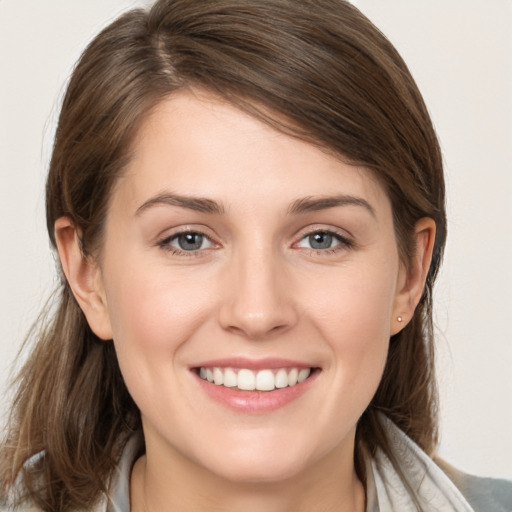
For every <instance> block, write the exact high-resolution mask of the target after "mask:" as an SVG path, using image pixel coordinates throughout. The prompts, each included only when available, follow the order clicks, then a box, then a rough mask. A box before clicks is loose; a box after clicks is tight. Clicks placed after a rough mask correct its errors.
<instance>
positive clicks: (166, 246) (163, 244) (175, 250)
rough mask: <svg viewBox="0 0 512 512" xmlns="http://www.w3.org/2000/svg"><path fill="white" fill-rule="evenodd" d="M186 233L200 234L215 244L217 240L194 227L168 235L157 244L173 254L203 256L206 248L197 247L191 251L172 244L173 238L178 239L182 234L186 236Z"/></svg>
mask: <svg viewBox="0 0 512 512" xmlns="http://www.w3.org/2000/svg"><path fill="white" fill-rule="evenodd" d="M184 235H199V236H201V237H203V238H204V239H206V240H208V241H209V242H210V244H212V245H215V242H214V241H213V240H212V239H211V237H209V236H208V235H206V234H205V233H202V232H201V231H198V230H194V229H187V230H183V231H178V232H177V233H174V234H172V235H171V236H167V237H165V238H164V239H162V240H160V241H159V242H157V245H158V246H159V247H160V248H161V249H163V250H164V251H166V252H168V253H170V254H171V255H173V256H183V257H198V256H202V255H203V253H204V251H205V250H206V249H196V250H191V251H185V250H183V249H178V248H177V247H174V246H172V245H171V242H172V241H173V240H176V239H178V238H179V237H180V236H184Z"/></svg>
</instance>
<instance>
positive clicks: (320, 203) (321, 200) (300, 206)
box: [288, 195, 377, 219]
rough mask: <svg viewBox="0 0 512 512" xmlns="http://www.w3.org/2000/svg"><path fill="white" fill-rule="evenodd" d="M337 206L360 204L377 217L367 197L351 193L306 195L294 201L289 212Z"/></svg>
mask: <svg viewBox="0 0 512 512" xmlns="http://www.w3.org/2000/svg"><path fill="white" fill-rule="evenodd" d="M337 206H359V207H361V208H364V209H366V210H368V212H369V213H370V214H371V215H372V217H374V218H375V219H376V218H377V214H376V213H375V209H374V208H373V206H372V205H371V204H370V203H369V202H368V201H366V199H363V198H362V197H355V196H350V195H337V196H322V197H304V198H302V199H297V200H296V201H294V202H293V203H292V204H291V206H290V208H289V209H288V212H289V213H291V214H297V213H307V212H316V211H320V210H327V209H329V208H335V207H337Z"/></svg>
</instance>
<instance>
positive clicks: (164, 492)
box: [131, 450, 365, 512]
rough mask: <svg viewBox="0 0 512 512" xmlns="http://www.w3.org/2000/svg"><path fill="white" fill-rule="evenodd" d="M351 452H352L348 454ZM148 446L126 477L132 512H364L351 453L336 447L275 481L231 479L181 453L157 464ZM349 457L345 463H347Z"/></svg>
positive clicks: (363, 498)
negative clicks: (310, 464)
mask: <svg viewBox="0 0 512 512" xmlns="http://www.w3.org/2000/svg"><path fill="white" fill-rule="evenodd" d="M352 453H353V452H352ZM158 455H159V454H153V453H152V452H151V451H150V450H148V452H147V454H146V455H144V456H142V457H141V458H140V459H138V460H137V462H136V464H135V466H134V468H133V472H132V479H131V510H132V512H161V511H170V510H179V511H180V512H192V511H194V512H195V511H197V510H209V511H215V512H228V511H233V510H244V511H245V512H260V511H261V510H265V512H289V511H290V512H291V511H293V512H312V511H317V510H321V511H322V512H364V510H365V491H364V488H363V485H362V484H361V482H360V481H359V479H358V478H357V475H356V473H355V470H354V464H353V456H351V457H350V458H349V459H347V458H346V457H342V456H340V455H342V454H340V453H339V451H337V450H335V451H333V452H332V453H331V454H329V455H328V456H326V457H325V458H323V459H321V460H319V461H318V462H317V463H315V464H314V466H313V467H309V468H308V469H307V470H305V471H303V472H302V473H299V474H297V475H295V476H293V477H292V478H289V479H287V480H285V481H280V482H271V483H269V482H264V483H261V482H257V483H254V482H233V481H230V480H226V479H224V478H222V477H221V476H218V475H215V474H212V473H211V472H210V471H208V470H207V469H205V468H202V467H199V466H198V465H196V464H195V463H194V462H192V461H190V460H188V459H185V458H184V457H182V456H180V457H181V459H182V460H180V461H179V463H177V462H178V460H176V458H174V460H173V462H172V464H165V465H164V464H162V458H161V457H159V456H158ZM347 460H348V461H350V462H347Z"/></svg>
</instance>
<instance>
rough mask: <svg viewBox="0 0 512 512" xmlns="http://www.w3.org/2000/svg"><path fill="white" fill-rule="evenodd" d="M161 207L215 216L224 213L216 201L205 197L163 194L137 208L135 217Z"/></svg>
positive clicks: (223, 209)
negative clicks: (185, 209) (165, 206)
mask: <svg viewBox="0 0 512 512" xmlns="http://www.w3.org/2000/svg"><path fill="white" fill-rule="evenodd" d="M161 205H167V206H179V207H180V208H187V209H189V210H194V211H196V212H203V213H211V214H216V215H222V214H224V212H225V208H224V206H223V205H222V204H220V203H217V202H216V201H213V200H212V199H207V198H205V197H191V196H180V195H177V194H171V193H168V192H164V193H161V194H158V195H156V196H153V197H151V198H150V199H148V200H147V201H145V202H144V203H143V204H142V205H141V206H139V207H138V208H137V211H136V212H135V215H136V216H138V215H141V214H142V213H143V212H144V211H146V210H148V209H149V208H152V207H154V206H161Z"/></svg>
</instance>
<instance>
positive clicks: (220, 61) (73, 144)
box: [0, 0, 446, 512]
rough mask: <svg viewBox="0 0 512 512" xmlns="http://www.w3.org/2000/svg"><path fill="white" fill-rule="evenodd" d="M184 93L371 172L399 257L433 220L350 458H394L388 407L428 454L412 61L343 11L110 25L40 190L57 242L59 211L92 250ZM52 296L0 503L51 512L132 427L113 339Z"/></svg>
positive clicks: (188, 9)
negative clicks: (129, 171) (120, 182)
mask: <svg viewBox="0 0 512 512" xmlns="http://www.w3.org/2000/svg"><path fill="white" fill-rule="evenodd" d="M191 86H194V87H200V88H203V89H207V90H209V91H212V92H214V93H216V94H217V95H219V96H221V97H223V98H225V99H226V100H227V101H229V102H231V103H233V104H235V105H237V106H238V107H240V108H242V109H244V110H246V111H248V112H249V113H251V114H252V115H254V116H256V117H258V118H260V119H262V120H263V121H265V122H267V123H269V124H271V125H272V126H274V127H276V128H277V129H279V130H281V131H285V132H286V133H289V134H291V135H293V136H296V137H300V138H302V139H304V140H307V141H310V142H313V143H315V144H317V145H320V146H322V147H325V148H327V149H329V150H330V151H333V152H335V153H336V154H338V155H340V157H341V158H343V159H344V160H346V161H348V162H350V163H354V164H359V165H363V166H365V167H366V168H368V169H371V170H372V171H373V172H374V173H375V175H376V176H377V177H378V179H379V180H380V181H381V183H382V184H383V185H384V186H385V188H386V191H387V193H388V195H389V197H390V199H391V202H392V207H393V214H394V222H395V229H396V234H397V240H398V245H399V249H400V252H401V255H402V258H403V260H404V261H407V259H408V258H409V257H410V256H411V254H412V251H413V250H414V246H413V242H412V240H413V237H412V233H413V231H414V226H415V223H416V221H417V220H418V219H420V218H421V217H431V218H433V219H434V220H435V222H436V226H437V231H436V241H435V248H434V256H433V261H432V265H431V268H430V272H429V274H428V277H427V282H426V286H425V290H424V294H423V297H422V299H421V301H420V304H419V305H418V307H417V309H416V311H415V314H414V317H413V318H412V320H411V322H410V323H409V324H408V325H407V326H406V327H405V328H404V329H403V330H402V331H401V332H400V333H399V334H397V335H396V336H394V337H393V339H392V340H391V344H390V350H389V355H388V360H387V366H386V368H385V371H384V377H383V379H382V382H381V383H380V386H379V389H378V391H377V393H376V395H375V397H374V398H373V400H372V402H371V404H370V405H369V407H368V409H367V410H366V412H365V413H364V414H363V416H362V417H361V419H360V422H359V425H358V430H357V447H358V448H357V449H358V450H359V449H360V448H361V447H362V446H363V445H364V447H365V449H366V450H369V452H370V453H374V452H375V450H376V449H377V448H378V447H380V448H381V449H383V450H384V451H385V452H388V456H390V457H391V458H392V455H391V454H390V453H389V449H388V445H387V440H386V436H385V433H384V431H383V429H382V427H381V425H380V422H379V419H378V413H379V412H383V413H384V414H386V415H387V416H388V417H389V418H390V419H391V420H392V421H393V422H394V423H396V424H397V425H398V426H399V427H400V428H401V429H402V430H403V431H404V432H405V433H407V434H408V435H409V436H410V437H411V438H412V439H413V440H414V441H416V442H417V443H418V444H419V445H420V446H421V447H422V448H423V449H424V450H425V451H427V452H431V451H432V450H433V449H434V447H435V445H436V442H437V432H436V425H437V420H436V412H437V394H436V385H435V379H434V347H433V333H432V302H431V298H432V295H431V293H432V287H433V284H434V280H435V277H436V273H437V270H438V267H439V264H440V260H441V255H442V251H443V246H444V242H445V236H446V219H445V210H444V182H443V170H442V161H441V154H440V150H439V145H438V141H437V138H436V135H435V132H434V129H433V127H432V123H431V121H430V118H429V115H428V113H427V110H426V108H425V105H424V103H423V101H422V98H421V95H420V93H419V91H418V89H417V87H416V85H415V83H414V80H413V79H412V77H411V75H410V73H409V71H408V69H407V67H406V65H405V64H404V62H403V61H402V59H401V58H400V56H399V55H398V53H397V52H396V50H395V49H394V48H393V46H392V45H391V44H390V43H389V41H388V40H387V39H386V38H385V37H384V36H383V35H382V34H381V33H380V32H379V31H378V30H377V29H376V28H375V27H374V26H373V25H372V24H371V22H370V21H368V20H367V19H366V18H365V17H364V16H363V15H362V14H361V13H360V12H359V11H358V10H357V9H356V8H354V7H353V6H351V5H350V4H349V3H347V2H345V1H343V0H301V1H297V0H212V1H208V2H200V1H197V0H160V1H158V2H156V4H155V5H154V6H153V7H152V8H151V9H149V10H148V11H144V10H133V11H130V12H128V13H127V14H125V15H123V16H121V17H120V18H119V19H117V20H116V21H114V22H113V23H112V24H111V25H110V26H108V27H107V28H106V29H104V30H103V31H102V32H101V33H100V34H99V35H98V36H97V37H96V38H95V39H94V40H93V41H92V43H91V44H90V45H89V47H88V48H87V49H86V50H85V52H84V53H83V55H82V57H81V59H80V61H79V63H78V65H77V67H76V69H75V71H74V73H73V75H72V78H71V81H70V84H69V87H68V89H67V93H66V96H65V99H64V102H63V105H62V110H61V114H60V119H59V124H58V128H57V133H56V137H55V145H54V150H53V156H52V160H51V164H50V170H49V176H48V182H47V190H46V194H47V195H46V199H47V226H48V232H49V235H50V239H51V241H52V244H53V245H54V246H55V238H54V232H53V229H54V223H55V220H56V219H57V218H59V217H61V216H63V215H66V216H68V217H70V218H71V219H72V221H73V223H74V224H75V226H77V227H78V229H79V230H80V231H81V233H82V238H81V242H82V244H83V251H84V255H88V254H94V253H95V252H96V251H97V250H98V248H99V247H100V246H101V235H102V227H103V223H104V219H105V214H106V209H107V205H108V201H109V197H110V193H111V190H112V187H113V184H114V183H115V181H116V179H117V178H118V176H120V175H121V174H122V172H123V167H124V166H125V165H126V163H127V161H128V160H129V158H130V146H131V142H132V140H133V137H134V135H135V133H136V131H137V128H138V126H139V125H140V123H141V122H142V120H143V119H144V118H145V117H146V116H147V115H148V113H149V112H150V111H151V109H152V108H154V107H155V106H156V105H157V104H158V103H159V102H160V101H161V100H162V99H163V98H164V97H166V96H168V95H169V94H171V93H172V92H173V91H176V90H178V89H180V88H184V87H191ZM283 119H284V120H285V121H283ZM58 293H59V294H60V295H59V298H58V301H57V304H56V306H55V307H54V309H53V310H52V313H51V314H50V315H49V317H46V318H42V319H41V321H40V323H39V325H42V326H43V327H42V328H41V330H39V331H35V332H34V333H33V334H32V338H34V339H35V342H36V345H35V348H34V349H33V350H32V353H31V356H30V358H29V359H28V361H27V362H26V364H25V365H24V367H23V368H22V370H21V372H20V374H19V377H18V379H17V395H16V398H15V401H14V405H13V408H12V411H11V418H10V424H9V428H8V431H7V435H6V437H5V440H4V443H3V446H2V449H1V453H0V460H1V462H0V484H1V486H2V489H3V492H4V494H5V495H6V496H7V494H8V493H12V491H13V488H15V487H16V488H17V489H18V490H20V489H21V492H22V498H25V499H30V500H31V501H33V502H34V503H35V504H37V506H39V507H40V508H41V509H42V510H45V511H53V512H55V511H61V510H62V511H63V510H69V509H71V508H88V507H90V506H91V505H92V504H93V503H94V502H95V501H96V500H97V499H98V498H99V496H100V494H101V493H102V492H105V491H106V487H107V486H108V477H109V474H110V473H111V472H112V470H113V468H114V467H115V464H116V462H117V460H118V457H119V454H120V451H121V449H122V447H123V445H124V444H125V442H126V440H127V439H128V437H129V436H130V435H131V434H132V433H133V432H134V431H135V430H137V429H139V428H140V415H139V412H138V410H137V407H136V405H135V404H134V402H133V401H132V399H131V397H130V396H129V394H128V391H127V390H126V387H125V385H124V382H123V379H122V377H121V374H120V371H119V367H118V364H117V360H116V356H115V352H114V349H113V347H112V344H111V343H105V342H101V341H100V340H99V339H98V338H96V336H95V335H94V334H93V333H92V331H91V330H90V328H89V326H88V325H87V322H86V320H85V317H84V315H83V313H82V312H81V310H80V308H79V307H78V305H77V303H76V301H75V299H74V298H73V296H72V293H71V291H70V288H69V286H68V284H67V283H66V281H65V279H64V278H62V281H61V286H60V290H59V292H58ZM36 454H37V455H36ZM31 457H32V458H31ZM29 459H30V460H29ZM356 459H357V458H356ZM358 470H359V471H360V472H362V468H361V467H358ZM360 474H361V473H360ZM15 484H16V485H15Z"/></svg>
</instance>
